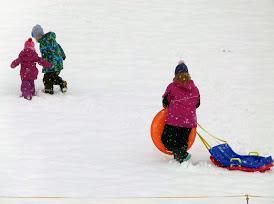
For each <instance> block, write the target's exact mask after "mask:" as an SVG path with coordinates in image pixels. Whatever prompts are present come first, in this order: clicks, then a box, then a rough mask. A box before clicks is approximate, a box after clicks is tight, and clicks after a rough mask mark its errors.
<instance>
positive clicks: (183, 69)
mask: <svg viewBox="0 0 274 204" xmlns="http://www.w3.org/2000/svg"><path fill="white" fill-rule="evenodd" d="M199 105H200V94H199V90H198V88H197V87H196V85H195V84H194V82H193V81H192V80H191V77H190V75H189V73H188V68H187V66H186V65H185V63H184V62H179V64H178V65H177V67H176V69H175V77H174V79H173V82H172V83H171V84H169V85H168V87H167V89H166V92H165V93H164V95H163V106H164V107H165V108H168V116H167V120H166V124H165V127H164V131H163V134H162V142H163V144H164V145H165V147H166V148H167V149H168V150H170V151H172V152H173V155H174V159H175V160H177V161H178V162H179V163H182V162H183V161H186V160H189V159H190V154H189V153H188V152H187V142H188V136H189V134H190V131H191V129H192V128H195V127H197V116H196V108H198V107H199Z"/></svg>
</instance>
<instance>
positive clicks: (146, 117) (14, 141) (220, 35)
mask: <svg viewBox="0 0 274 204" xmlns="http://www.w3.org/2000/svg"><path fill="white" fill-rule="evenodd" d="M0 3H1V7H0V30H1V31H0V45H1V46H0V47H1V49H0V59H1V60H0V203H20V204H21V203H140V202H147V203H179V202H182V201H183V202H187V203H217V202H222V203H231V202H235V203H244V198H228V197H226V198H221V197H214V196H234V195H244V194H251V195H258V196H266V197H262V198H251V201H252V203H273V202H274V193H273V192H274V191H273V189H274V174H273V171H270V172H267V173H263V174H262V173H244V172H234V171H233V172H232V171H226V170H223V169H220V168H217V167H215V166H213V165H212V164H211V163H210V161H209V154H208V152H207V150H206V149H205V148H204V147H203V146H202V144H201V142H200V141H199V140H198V139H197V140H196V142H195V144H194V146H193V148H192V149H191V153H192V155H193V157H192V159H191V161H190V162H189V163H185V164H182V165H179V164H177V163H176V162H174V161H173V160H172V158H171V157H169V156H166V155H163V154H161V153H160V152H159V151H157V150H156V149H155V147H154V146H153V144H152V142H151V139H150V134H149V130H150V123H151V120H152V118H153V117H154V115H155V114H156V113H157V112H158V111H159V110H160V109H161V95H162V93H163V92H164V90H165V88H166V86H167V85H168V83H170V82H171V80H172V77H173V72H174V67H175V66H176V63H177V61H178V60H179V59H180V58H183V59H184V60H185V61H186V63H187V65H188V66H189V70H190V73H191V75H192V77H193V79H194V80H195V82H196V84H197V85H198V87H199V89H200V92H201V107H200V108H199V110H198V118H199V122H200V123H201V124H202V125H203V126H205V127H206V128H207V129H208V130H209V131H210V132H212V133H214V134H216V135H219V136H221V137H223V138H225V139H226V140H227V141H229V144H230V145H231V146H232V147H233V148H234V149H235V150H236V151H237V152H239V153H247V152H249V151H259V152H260V153H261V154H262V155H274V126H273V121H274V120H273V119H274V94H273V90H274V80H273V76H274V67H273V64H274V57H273V53H274V40H273V36H274V1H272V0H261V1H255V0H231V1H226V0H212V1H206V0H195V1H190V0H173V1H166V0H151V1H145V0H132V1H115V0H93V1H89V0H52V1H49V0H45V1H35V0H29V1H18V0H9V1H6V0H5V1H4V0H0ZM37 23H39V24H41V25H42V26H43V27H44V29H45V31H54V32H56V34H57V40H58V42H59V43H60V44H61V45H62V46H63V48H64V50H65V52H66V54H67V59H66V61H65V69H64V70H63V71H62V74H61V75H62V76H63V78H64V79H65V80H67V81H68V86H69V91H68V93H66V94H65V95H64V94H62V93H60V92H59V91H58V89H57V87H56V92H57V93H56V95H53V96H49V95H45V94H44V93H42V91H41V90H42V89H43V84H42V74H41V73H40V76H39V79H38V80H37V81H36V87H37V88H38V96H37V97H35V98H34V99H33V100H32V101H26V100H24V99H23V98H20V97H19V95H20V92H19V87H20V78H19V69H18V68H17V69H16V70H12V69H9V65H10V63H11V61H12V60H13V59H14V58H16V57H17V55H18V53H19V52H20V50H21V49H22V47H23V43H24V41H25V40H26V39H27V38H28V37H29V36H30V32H31V28H32V26H33V25H35V24H37ZM37 47H38V46H37ZM40 70H41V69H40ZM16 196H19V197H20V196H22V197H28V196H30V197H31V196H49V197H51V196H57V197H59V196H61V197H73V199H67V200H66V199H51V200H47V199H27V198H26V199H22V198H21V199H15V198H14V199H11V198H7V197H16ZM165 196H168V197H170V196H194V197H196V196H198V197H199V196H209V197H211V196H213V198H200V199H191V198H189V199H145V198H143V199H141V198H139V199H135V198H134V197H165ZM106 198H108V199H106ZM122 198H123V199H122ZM105 199H106V200H105Z"/></svg>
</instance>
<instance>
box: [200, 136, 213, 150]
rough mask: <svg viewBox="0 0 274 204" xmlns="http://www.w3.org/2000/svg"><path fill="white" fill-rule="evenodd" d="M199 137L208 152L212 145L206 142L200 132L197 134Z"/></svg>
mask: <svg viewBox="0 0 274 204" xmlns="http://www.w3.org/2000/svg"><path fill="white" fill-rule="evenodd" d="M197 135H198V136H199V138H200V139H201V141H202V143H203V144H204V145H205V147H206V148H207V150H210V149H211V146H210V144H208V142H207V141H206V140H205V138H203V136H202V135H201V134H200V133H198V132H197Z"/></svg>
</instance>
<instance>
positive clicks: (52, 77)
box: [43, 72, 64, 91]
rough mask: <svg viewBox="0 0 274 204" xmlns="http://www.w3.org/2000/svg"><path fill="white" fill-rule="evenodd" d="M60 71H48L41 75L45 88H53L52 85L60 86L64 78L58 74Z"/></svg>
mask: <svg viewBox="0 0 274 204" xmlns="http://www.w3.org/2000/svg"><path fill="white" fill-rule="evenodd" d="M59 74H60V72H49V73H45V74H44V77H43V82H44V85H45V90H46V91H47V90H53V85H59V86H62V85H63V84H64V80H63V79H62V78H61V77H60V76H59Z"/></svg>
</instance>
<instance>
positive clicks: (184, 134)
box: [162, 124, 191, 163]
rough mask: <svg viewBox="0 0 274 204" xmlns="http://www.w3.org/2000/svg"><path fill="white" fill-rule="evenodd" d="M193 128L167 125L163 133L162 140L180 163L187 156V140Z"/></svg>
mask: <svg viewBox="0 0 274 204" xmlns="http://www.w3.org/2000/svg"><path fill="white" fill-rule="evenodd" d="M190 132H191V128H183V127H176V126H172V125H167V124H166V125H165V127H164V131H163V134H162V142H163V144H164V145H165V147H166V148H167V149H168V150H169V151H171V152H172V153H173V155H174V159H176V160H177V161H179V162H180V163H181V162H183V160H184V159H185V158H186V157H187V155H188V153H187V142H188V137H189V134H190Z"/></svg>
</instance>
